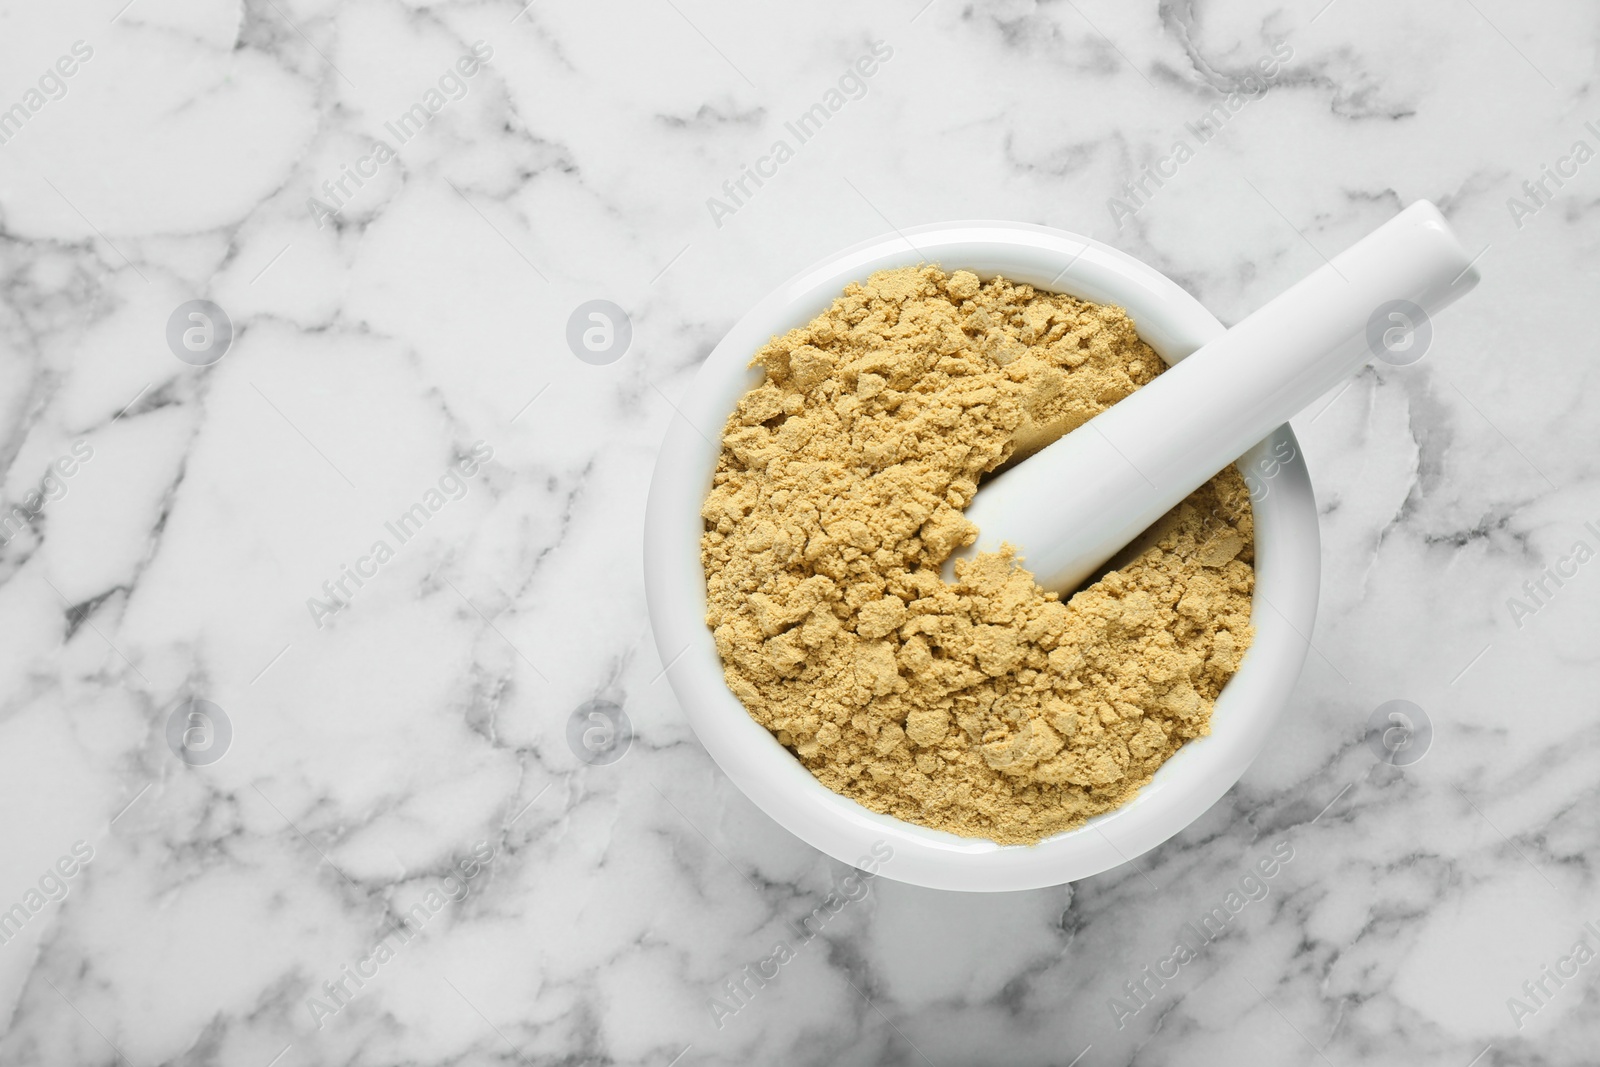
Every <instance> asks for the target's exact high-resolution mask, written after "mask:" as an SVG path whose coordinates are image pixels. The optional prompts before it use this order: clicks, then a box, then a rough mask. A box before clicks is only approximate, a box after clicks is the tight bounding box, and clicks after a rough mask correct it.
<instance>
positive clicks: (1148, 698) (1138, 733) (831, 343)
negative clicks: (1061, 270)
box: [701, 266, 1255, 844]
mask: <svg viewBox="0 0 1600 1067" xmlns="http://www.w3.org/2000/svg"><path fill="white" fill-rule="evenodd" d="M755 364H760V365H761V366H763V367H764V368H765V369H766V378H765V381H764V382H763V383H762V384H761V385H759V386H757V387H756V388H754V389H751V390H750V391H749V392H748V393H746V394H745V395H744V397H743V398H742V399H741V400H740V401H739V405H738V408H737V409H736V410H735V411H734V413H733V415H732V416H731V417H730V418H729V419H728V423H727V426H726V428H725V430H724V432H723V439H722V454H721V458H720V459H719V461H718V464H717V472H716V475H715V478H714V484H713V487H712V490H711V493H710V494H709V496H708V497H707V498H706V502H705V506H704V508H703V509H702V511H701V515H702V517H703V518H704V519H705V534H704V536H703V538H702V541H701V558H702V562H703V564H704V567H705V573H706V586H707V594H708V596H707V611H706V623H707V625H709V626H710V627H711V628H712V630H713V632H714V634H715V637H716V643H717V650H718V652H719V653H720V655H721V657H722V663H723V668H724V674H725V677H726V678H727V682H728V686H729V688H731V689H732V690H733V692H734V694H735V695H737V696H738V698H739V699H740V700H741V701H742V702H743V703H744V705H745V707H746V708H747V709H748V710H749V712H750V714H751V716H752V717H754V718H755V720H756V721H757V722H759V723H760V724H761V725H763V726H765V727H766V728H767V729H768V730H771V731H772V733H773V734H774V735H775V736H776V737H777V739H778V741H779V742H780V743H781V744H783V745H785V746H787V747H788V748H789V749H790V750H791V751H792V752H794V754H795V756H796V757H797V758H798V759H799V760H800V761H801V762H802V763H804V764H805V766H806V767H807V768H809V769H810V770H811V772H812V773H813V774H814V775H816V777H817V778H818V779H819V780H820V781H821V782H823V783H824V784H825V785H827V786H828V787H829V788H830V789H833V790H834V791H836V792H838V793H841V794H843V795H845V796H847V797H851V798H853V799H854V800H856V801H858V802H860V803H861V804H863V805H865V806H866V807H868V808H871V809H872V810H874V811H878V812H883V813H885V814H888V815H892V816H895V817H896V818H900V819H904V820H907V821H910V822H915V823H920V824H922V825H924V826H930V827H934V828H937V829H940V830H947V831H950V832H951V833H955V834H961V835H964V836H969V837H986V838H989V839H991V840H994V841H997V842H1000V843H1002V844H1029V843H1033V842H1037V841H1038V840H1040V839H1041V838H1044V837H1047V836H1049V835H1050V834H1054V833H1059V832H1060V831H1063V830H1069V829H1071V828H1073V827H1075V826H1078V825H1080V824H1082V823H1083V822H1084V821H1085V820H1086V819H1088V818H1090V817H1091V816H1094V815H1097V814H1099V813H1101V812H1104V811H1108V810H1110V809H1111V808H1114V807H1117V806H1118V805H1120V804H1123V803H1125V802H1127V801H1128V800H1129V799H1131V798H1132V797H1133V796H1134V794H1135V793H1136V792H1137V791H1138V790H1139V788H1140V787H1141V786H1142V785H1144V784H1145V783H1146V782H1148V781H1149V780H1150V777H1151V775H1152V774H1154V773H1155V771H1156V769H1157V768H1158V767H1160V766H1161V764H1162V763H1163V762H1164V761H1165V760H1166V759H1167V758H1168V757H1170V756H1171V755H1172V754H1173V753H1174V752H1176V751H1177V749H1178V748H1179V747H1180V746H1181V745H1182V744H1183V743H1184V742H1185V741H1188V740H1190V739H1192V738H1195V737H1200V736H1203V735H1204V734H1206V733H1208V732H1209V729H1210V727H1209V723H1210V717H1211V709H1212V706H1213V703H1214V702H1215V700H1216V698H1217V695H1218V694H1219V693H1220V692H1221V690H1222V687H1223V685H1224V684H1226V682H1227V681H1228V679H1229V678H1230V677H1231V676H1232V675H1233V673H1234V672H1235V671H1236V670H1237V669H1238V666H1239V661H1240V659H1241V657H1242V656H1243V655H1244V652H1245V649H1246V648H1247V647H1248V646H1249V643H1250V639H1251V636H1252V631H1251V628H1250V623H1249V618H1250V597H1251V591H1252V589H1253V586H1254V581H1255V572H1254V569H1253V567H1252V562H1253V560H1254V553H1253V540H1254V528H1253V525H1252V516H1251V511H1250V498H1249V493H1248V491H1247V490H1246V488H1245V484H1244V480H1243V479H1242V478H1241V477H1240V476H1239V474H1238V473H1237V472H1236V471H1235V470H1234V469H1233V468H1231V467H1230V468H1228V469H1227V470H1225V471H1223V472H1222V473H1221V474H1219V475H1217V476H1216V477H1215V478H1213V479H1212V480H1211V481H1210V482H1208V483H1207V484H1206V485H1204V486H1202V487H1201V488H1200V489H1198V490H1196V491H1195V492H1194V493H1193V494H1192V495H1191V496H1190V497H1189V498H1188V499H1187V500H1185V501H1184V502H1183V503H1182V504H1180V505H1179V506H1178V507H1176V508H1174V509H1173V510H1172V511H1171V512H1169V513H1168V514H1167V515H1166V516H1165V517H1164V518H1163V519H1162V520H1161V521H1160V522H1159V523H1158V524H1157V525H1156V526H1155V527H1153V528H1152V529H1151V530H1150V531H1148V532H1146V534H1145V535H1144V536H1143V537H1142V538H1141V539H1140V540H1139V541H1138V542H1137V543H1135V544H1134V545H1132V546H1130V547H1129V548H1128V549H1126V550H1125V551H1124V552H1123V553H1122V554H1121V555H1120V556H1119V557H1118V558H1117V559H1116V560H1113V561H1112V568H1113V569H1111V570H1109V571H1108V572H1107V573H1105V574H1104V575H1103V576H1101V577H1100V578H1099V579H1098V580H1097V581H1095V582H1093V583H1092V584H1090V585H1089V586H1087V587H1085V588H1083V589H1081V590H1079V591H1078V592H1077V593H1075V594H1074V595H1073V596H1072V597H1071V599H1070V600H1069V601H1068V602H1066V603H1062V602H1061V600H1060V598H1059V597H1058V596H1057V595H1056V594H1055V593H1048V592H1045V591H1044V590H1042V589H1040V588H1039V586H1038V585H1036V584H1035V583H1034V580H1033V576H1032V575H1031V574H1029V573H1028V571H1027V570H1026V569H1025V568H1024V567H1023V565H1022V563H1023V562H1024V561H1022V560H1020V559H1019V558H1018V557H1017V556H1016V555H1015V553H1014V552H1013V551H1012V550H1011V549H1010V548H1009V546H1008V547H1007V548H1006V549H1005V550H1004V551H1002V552H1000V553H985V554H980V555H978V556H976V557H974V558H973V559H970V560H965V561H957V563H956V565H955V573H956V581H955V582H954V583H948V582H946V581H944V580H943V579H942V578H941V576H940V565H941V564H942V563H943V562H944V561H945V559H946V558H948V557H949V555H950V554H951V553H952V552H953V551H954V550H955V549H957V548H959V547H963V546H966V545H970V544H971V543H972V542H973V540H974V539H975V537H976V528H975V527H974V526H973V525H972V524H971V523H969V522H968V521H967V520H966V519H965V518H964V517H963V515H962V511H963V509H965V508H966V506H967V505H968V504H969V503H970V502H971V501H972V498H973V495H974V494H975V493H976V492H977V489H978V483H979V479H980V478H981V477H982V476H983V475H984V474H986V473H988V472H991V471H993V470H995V469H996V468H998V467H1000V466H1002V465H1003V464H1005V463H1007V462H1009V461H1013V460H1015V459H1017V458H1019V457H1021V456H1023V455H1026V454H1027V453H1029V452H1032V451H1035V450H1037V449H1038V448H1040V447H1043V446H1044V445H1045V444H1048V443H1049V442H1050V441H1052V440H1054V439H1056V438H1057V437H1059V436H1061V435H1062V434H1064V433H1066V432H1068V431H1069V430H1071V429H1073V428H1074V427H1076V426H1079V425H1081V424H1082V423H1084V422H1086V421H1088V420H1089V419H1090V418H1093V417H1094V416H1095V415H1096V414H1098V413H1099V412H1101V411H1104V410H1105V409H1106V408H1107V407H1109V406H1111V405H1112V404H1114V403H1116V402H1117V401H1118V400H1121V399H1122V398H1123V397H1126V396H1127V395H1129V394H1130V393H1132V392H1133V391H1134V390H1135V389H1137V388H1139V387H1140V386H1141V385H1144V384H1146V383H1148V382H1150V381H1151V380H1152V379H1154V378H1155V376H1156V375H1157V374H1159V373H1160V372H1161V371H1162V370H1163V369H1164V368H1163V364H1162V362H1161V359H1160V357H1158V356H1157V355H1156V354H1155V353H1154V352H1153V351H1151V349H1150V348H1149V346H1147V345H1146V344H1145V343H1144V342H1143V341H1141V340H1140V339H1139V336H1138V334H1137V333H1136V332H1135V331H1134V327H1133V323H1132V322H1131V321H1130V320H1129V319H1128V316H1127V314H1126V313H1125V312H1124V311H1123V310H1122V309H1120V308H1116V307H1104V306H1100V305H1096V304H1091V303H1087V302H1085V301H1081V300H1076V299H1074V298H1072V297H1069V296H1063V295H1058V294H1054V293H1045V292H1040V291H1036V290H1035V289H1033V288H1032V287H1031V286H1026V285H1012V284H1010V283H1008V282H1007V281H1005V280H1004V279H1003V278H995V279H993V280H991V281H989V282H987V283H980V282H979V280H978V278H977V277H976V276H975V275H974V274H972V273H971V272H969V271H963V270H958V271H956V272H954V273H952V274H949V275H946V274H945V273H944V272H943V271H941V270H940V269H938V268H937V267H931V266H923V267H915V268H904V269H900V270H892V271H883V272H880V273H878V274H874V275H873V276H872V277H870V278H869V279H867V281H866V282H865V283H852V284H851V285H850V286H848V287H847V288H846V289H845V291H844V294H843V295H842V296H840V297H839V298H838V299H837V300H835V301H834V302H833V306H832V307H830V308H829V309H828V310H827V311H825V312H823V313H822V314H821V315H819V316H817V318H815V319H814V320H812V321H811V322H810V323H809V324H807V325H806V326H804V327H802V328H800V329H797V330H791V331H790V332H789V333H788V334H786V335H784V336H783V337H779V338H774V339H773V340H772V341H771V342H769V343H768V344H767V345H766V346H764V347H763V348H762V349H761V350H760V352H759V353H757V355H756V358H755V361H754V363H753V364H752V365H755Z"/></svg>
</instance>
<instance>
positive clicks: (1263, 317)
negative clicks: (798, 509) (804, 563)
mask: <svg viewBox="0 0 1600 1067" xmlns="http://www.w3.org/2000/svg"><path fill="white" fill-rule="evenodd" d="M1477 282H1478V274H1477V271H1476V270H1475V269H1474V268H1473V266H1472V261H1471V259H1470V257H1469V256H1468V255H1467V254H1466V251H1465V250H1464V249H1463V248H1462V246H1461V242H1460V241H1459V240H1457V239H1456V236H1455V234H1454V233H1453V232H1452V231H1451V229H1450V226H1449V224H1448V223H1446V222H1445V220H1444V216H1443V215H1441V214H1440V213H1439V209H1438V208H1436V207H1434V206H1433V205H1432V204H1431V203H1429V202H1428V201H1426V200H1419V201H1417V202H1415V203H1413V204H1412V205H1411V206H1410V207H1408V208H1406V209H1405V210H1404V211H1402V212H1400V213H1399V214H1398V215H1396V216H1395V217H1394V218H1392V219H1390V220H1389V221H1388V222H1386V223H1384V224H1383V225H1382V226H1380V227H1378V228H1377V229H1376V230H1374V231H1373V232H1372V233H1371V234H1369V235H1368V236H1366V237H1364V238H1362V239H1361V240H1360V241H1357V242H1356V243H1355V244H1354V245H1352V246H1350V247H1349V248H1347V249H1346V250H1345V251H1343V252H1341V253H1340V254H1339V255H1337V256H1335V257H1334V259H1333V260H1332V261H1331V262H1330V263H1328V264H1327V265H1325V266H1323V267H1321V268H1320V269H1318V270H1317V271H1315V272H1313V273H1312V274H1311V275H1310V276H1309V277H1307V278H1305V279H1304V280H1302V281H1300V282H1299V283H1297V284H1296V285H1294V286H1293V287H1291V288H1290V289H1288V290H1286V291H1285V292H1283V293H1282V294H1280V295H1279V296H1278V297H1276V298H1275V299H1273V300H1272V301H1271V302H1269V303H1268V304H1267V305H1266V306H1264V307H1262V308H1261V309H1260V310H1258V311H1256V312H1255V313H1254V314H1252V315H1250V316H1249V317H1248V318H1246V319H1245V320H1244V321H1242V322H1240V323H1239V324H1238V325H1237V326H1235V327H1233V329H1231V330H1229V331H1228V332H1227V333H1225V334H1223V335H1222V336H1221V337H1219V338H1217V339H1216V340H1214V341H1212V342H1211V343H1210V344H1207V345H1205V346H1203V347H1202V348H1200V349H1199V350H1198V351H1197V352H1195V353H1194V354H1192V355H1190V356H1188V357H1186V358H1184V359H1183V360H1182V361H1181V362H1179V363H1178V364H1177V365H1175V366H1173V367H1171V368H1170V369H1168V370H1167V371H1166V372H1165V373H1163V374H1162V375H1161V376H1160V377H1158V378H1156V380H1155V381H1153V382H1151V383H1150V384H1149V385H1146V386H1145V387H1144V388H1142V389H1140V390H1138V391H1137V392H1135V393H1134V394H1133V395H1131V396H1129V397H1127V398H1126V399H1124V400H1122V401H1121V402H1120V403H1118V404H1115V405H1114V406H1112V407H1111V408H1108V409H1107V410H1106V411H1103V412H1101V413H1100V414H1099V415H1097V416H1095V417H1094V418H1093V419H1091V420H1089V421H1088V422H1087V423H1085V424H1084V425H1082V426H1080V427H1078V428H1077V429H1075V430H1073V431H1072V432H1071V433H1069V434H1067V435H1066V436H1065V437H1063V438H1062V439H1061V440H1059V441H1056V442H1055V443H1053V444H1051V445H1049V446H1048V447H1046V448H1044V449H1042V450H1040V451H1039V452H1038V453H1037V454H1035V455H1033V456H1031V457H1029V458H1028V459H1027V460H1025V461H1023V462H1022V463H1019V464H1017V466H1015V467H1013V468H1012V469H1011V470H1008V471H1006V472H1005V473H1004V474H1002V475H1000V476H998V477H996V478H994V479H993V480H991V481H989V482H987V483H985V484H984V486H983V488H982V489H980V490H979V492H978V494H977V496H976V497H975V498H974V499H973V502H972V505H971V506H970V507H969V508H968V509H967V518H968V519H969V520H971V521H972V522H974V523H976V524H977V526H978V531H979V532H978V540H977V542H976V544H974V545H972V546H970V547H969V548H967V549H964V550H962V551H960V552H958V553H957V555H958V556H971V555H973V554H974V553H977V552H984V551H994V550H996V549H998V548H999V547H1000V545H1001V543H1002V542H1008V543H1010V544H1012V545H1014V546H1016V548H1017V549H1018V551H1019V552H1020V553H1021V554H1022V556H1023V558H1024V562H1025V565H1026V566H1027V567H1028V569H1029V570H1030V571H1032V572H1033V574H1034V576H1035V577H1036V578H1037V580H1038V582H1039V584H1040V585H1041V586H1043V587H1044V588H1046V589H1052V590H1055V591H1058V592H1067V591H1069V590H1072V589H1074V588H1076V587H1077V586H1078V585H1080V584H1081V583H1082V582H1083V581H1084V579H1086V578H1087V577H1089V576H1090V575H1091V574H1093V573H1094V572H1095V571H1096V570H1098V569H1099V568H1100V567H1101V566H1102V565H1103V564H1104V563H1105V562H1106V561H1107V560H1109V559H1110V558H1111V557H1112V556H1114V555H1116V553H1117V552H1118V551H1119V550H1121V549H1122V548H1123V546H1125V545H1127V544H1128V543H1129V542H1131V541H1132V540H1133V539H1134V538H1136V537H1138V536H1139V534H1140V533H1141V532H1143V531H1144V530H1145V529H1147V528H1148V527H1149V526H1150V525H1151V524H1153V523H1154V522H1155V521H1156V520H1157V519H1159V518H1160V517H1161V516H1162V515H1163V514H1165V513H1166V512H1167V511H1168V510H1170V509H1171V508H1172V507H1174V506H1175V505H1177V504H1178V502H1179V501H1181V500H1183V498H1184V497H1186V496H1188V495H1189V494H1190V493H1192V492H1193V491H1194V490H1196V489H1198V488H1199V487H1200V486H1201V485H1203V484H1205V482H1206V481H1208V480H1209V479H1210V478H1211V477H1212V476H1214V475H1215V474H1216V473H1217V472H1218V471H1219V470H1221V469H1222V468H1224V467H1226V466H1227V465H1228V464H1230V463H1232V462H1233V461H1234V460H1236V459H1237V458H1238V457H1239V456H1240V455H1242V454H1243V453H1244V452H1246V451H1247V450H1248V449H1249V448H1250V447H1251V446H1252V445H1254V444H1255V443H1256V442H1258V441H1260V440H1261V439H1262V438H1264V437H1266V436H1267V435H1268V434H1270V433H1271V432H1272V431H1273V430H1274V429H1275V428H1276V427H1277V426H1279V425H1280V424H1282V423H1284V422H1287V421H1289V419H1290V418H1291V417H1292V416H1294V415H1296V414H1298V413H1299V412H1300V411H1301V410H1302V409H1304V408H1305V407H1306V406H1307V405H1308V404H1310V403H1311V402H1312V401H1313V400H1315V399H1316V398H1317V397H1319V396H1321V395H1323V394H1324V393H1326V392H1327V391H1328V390H1329V389H1331V388H1333V386H1335V385H1337V384H1338V383H1339V382H1340V381H1342V380H1343V379H1345V378H1347V377H1349V376H1350V375H1352V374H1354V373H1355V372H1356V371H1357V370H1359V369H1360V368H1361V367H1362V366H1364V365H1365V364H1366V363H1367V362H1368V360H1370V359H1371V358H1372V357H1373V356H1374V354H1375V353H1376V351H1377V348H1376V346H1374V345H1373V344H1372V343H1370V342H1369V332H1373V331H1375V336H1378V337H1383V336H1385V330H1391V331H1392V330H1393V329H1395V328H1398V329H1400V330H1402V331H1406V333H1402V334H1394V333H1390V334H1388V336H1389V337H1390V338H1391V339H1393V338H1399V339H1400V340H1402V341H1405V340H1406V339H1407V336H1408V333H1409V331H1411V330H1412V329H1413V328H1414V327H1416V326H1420V325H1422V323H1418V322H1415V321H1412V320H1414V319H1416V314H1415V310H1416V309H1415V308H1409V309H1408V308H1405V307H1403V306H1402V307H1400V308H1399V309H1398V313H1399V314H1400V315H1401V316H1403V317H1402V318H1391V313H1393V312H1394V311H1395V310H1396V309H1395V308H1393V306H1392V305H1393V304H1394V303H1395V302H1397V301H1409V302H1410V303H1411V304H1413V305H1416V308H1420V309H1421V311H1422V312H1423V320H1424V322H1425V321H1426V317H1427V316H1431V315H1433V314H1434V313H1436V312H1437V311H1439V310H1440V309H1442V308H1444V307H1446V306H1448V305H1449V304H1451V303H1452V302H1454V301H1455V300H1456V299H1457V298H1458V297H1460V296H1462V295H1463V294H1465V293H1467V292H1468V291H1469V290H1471V289H1472V287H1473V286H1474V285H1476V284H1477ZM1134 325H1135V326H1137V325H1138V324H1137V323H1135V324H1134ZM1385 343H1387V342H1385ZM945 571H946V576H947V577H949V576H950V573H951V567H950V564H949V563H947V564H946V565H945Z"/></svg>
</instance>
